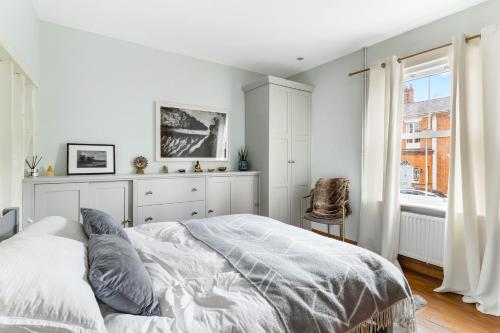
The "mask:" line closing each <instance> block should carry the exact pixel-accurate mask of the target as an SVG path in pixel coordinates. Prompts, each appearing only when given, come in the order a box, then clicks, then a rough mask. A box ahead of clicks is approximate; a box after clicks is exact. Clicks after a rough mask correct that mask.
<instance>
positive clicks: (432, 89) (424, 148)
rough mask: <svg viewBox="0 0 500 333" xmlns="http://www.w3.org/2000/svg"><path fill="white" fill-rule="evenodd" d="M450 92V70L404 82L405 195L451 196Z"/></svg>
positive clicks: (403, 177)
mask: <svg viewBox="0 0 500 333" xmlns="http://www.w3.org/2000/svg"><path fill="white" fill-rule="evenodd" d="M450 92H451V74H450V72H449V71H448V72H444V73H438V74H435V75H432V76H427V77H423V78H419V79H414V80H408V81H406V82H404V114H403V121H404V124H403V136H402V142H401V193H403V194H408V195H412V196H416V197H434V198H446V197H447V194H448V174H449V164H450V163H449V158H450V153H449V152H450ZM416 197H415V198H416Z"/></svg>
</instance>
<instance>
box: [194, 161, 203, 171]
mask: <svg viewBox="0 0 500 333" xmlns="http://www.w3.org/2000/svg"><path fill="white" fill-rule="evenodd" d="M194 172H203V169H202V168H201V165H200V161H196V164H195V165H194Z"/></svg>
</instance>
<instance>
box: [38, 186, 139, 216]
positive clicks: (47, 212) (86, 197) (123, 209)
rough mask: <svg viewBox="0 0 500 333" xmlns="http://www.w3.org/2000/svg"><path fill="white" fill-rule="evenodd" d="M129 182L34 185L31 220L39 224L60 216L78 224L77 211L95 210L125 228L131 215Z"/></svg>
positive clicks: (78, 212)
mask: <svg viewBox="0 0 500 333" xmlns="http://www.w3.org/2000/svg"><path fill="white" fill-rule="evenodd" d="M129 187H130V182H128V181H116V182H93V183H86V182H77V183H60V184H36V185H34V192H35V193H34V216H32V217H31V218H30V219H31V220H34V221H38V220H40V219H42V218H44V217H46V216H53V215H56V216H63V217H66V218H68V219H71V220H75V221H81V216H80V208H95V209H99V210H102V211H104V212H106V213H108V214H109V215H111V216H112V217H113V219H114V220H115V221H116V222H117V223H118V224H123V225H125V224H126V221H128V220H129V216H130V212H129V208H130V195H129Z"/></svg>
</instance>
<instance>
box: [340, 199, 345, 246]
mask: <svg viewBox="0 0 500 333" xmlns="http://www.w3.org/2000/svg"><path fill="white" fill-rule="evenodd" d="M344 218H345V207H343V208H342V224H341V225H340V237H341V238H342V241H343V242H345V230H344V221H345V220H344Z"/></svg>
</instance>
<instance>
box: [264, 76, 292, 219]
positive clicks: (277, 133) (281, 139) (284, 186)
mask: <svg viewBox="0 0 500 333" xmlns="http://www.w3.org/2000/svg"><path fill="white" fill-rule="evenodd" d="M269 89H270V91H269V217H271V218H273V219H276V220H278V221H282V222H286V223H289V220H290V216H289V214H290V200H289V195H290V188H289V163H288V162H289V159H288V156H289V149H290V142H289V136H290V119H289V106H290V89H289V88H285V87H282V86H276V85H269Z"/></svg>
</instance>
